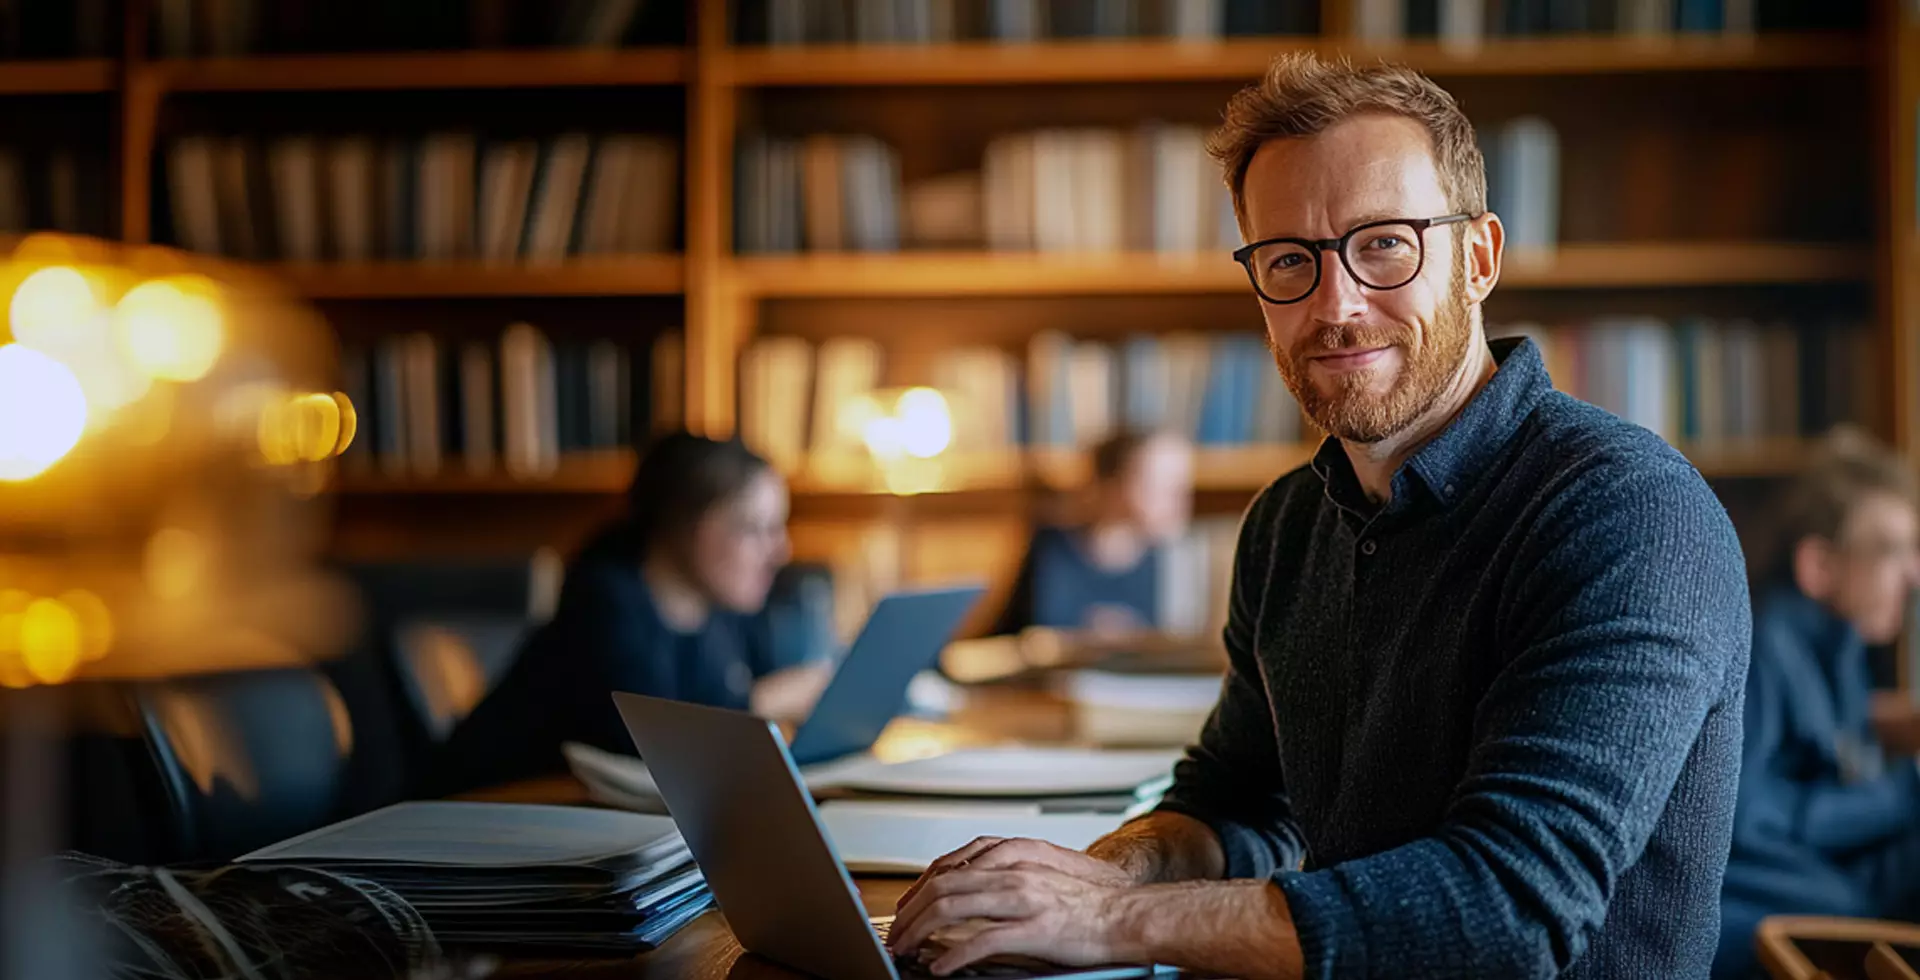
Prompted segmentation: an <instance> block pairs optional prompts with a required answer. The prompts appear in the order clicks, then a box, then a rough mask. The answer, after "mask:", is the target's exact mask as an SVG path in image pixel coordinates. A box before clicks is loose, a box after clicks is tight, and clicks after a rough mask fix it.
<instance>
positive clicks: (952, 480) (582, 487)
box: [335, 439, 1807, 496]
mask: <svg viewBox="0 0 1920 980" xmlns="http://www.w3.org/2000/svg"><path fill="white" fill-rule="evenodd" d="M1318 449H1319V445H1318V444H1317V443H1300V444H1297V445H1285V446H1258V447H1235V448H1220V447H1207V446H1201V447H1198V448H1196V449H1195V450H1194V470H1193V476H1194V479H1193V487H1194V489H1195V490H1196V491H1199V492H1203V493H1204V492H1245V493H1253V492H1255V491H1258V490H1260V489H1261V488H1263V487H1265V486H1266V485H1267V484H1269V483H1272V482H1273V481H1274V480H1275V479H1277V478H1279V477H1280V476H1283V475H1285V474H1286V473H1288V472H1290V471H1292V470H1294V469H1296V468H1298V467H1300V466H1302V465H1304V464H1305V463H1306V462H1307V461H1308V460H1309V459H1311V458H1313V454H1314V452H1315V451H1317V450H1318ZM1683 451H1684V452H1685V453H1686V454H1687V458H1688V459H1690V460H1692V461H1693V464H1694V466H1696V467H1698V468H1699V469H1700V472H1701V473H1703V474H1705V475H1706V476H1708V477H1713V478H1730V477H1756V476H1778V475H1783V474H1787V473H1791V472H1793V471H1794V470H1795V469H1796V468H1798V467H1799V466H1800V465H1801V463H1802V461H1803V460H1804V459H1805V458H1806V453H1807V442H1806V440H1803V439H1762V440H1753V441H1741V442H1729V443H1724V444H1715V445H1695V446H1689V447H1684V448H1683ZM634 463H635V460H634V455H633V453H632V452H629V451H627V450H615V451H606V452H592V453H572V454H568V455H567V456H564V457H562V459H561V461H560V467H559V469H558V470H557V471H556V472H555V473H554V474H553V475H552V476H549V477H542V478H527V479H522V478H517V477H511V476H508V475H506V474H505V473H504V472H500V471H498V470H495V471H494V472H492V473H490V474H487V475H483V476H475V475H473V474H469V473H467V472H466V471H465V470H463V469H462V468H461V465H460V461H459V460H457V459H455V460H447V461H446V462H445V463H444V464H443V465H442V470H441V473H440V475H438V476H434V477H427V478H419V477H393V476H387V475H385V474H382V473H379V472H374V471H359V472H342V473H341V474H340V475H339V477H338V478H337V481H336V485H335V489H336V490H337V491H339V492H341V493H347V494H389V493H397V494H501V495H505V494H618V493H624V492H625V491H626V489H627V484H628V483H629V482H630V481H631V480H632V478H633V468H634ZM1089 473H1090V464H1089V461H1088V458H1087V454H1086V453H1084V452H1078V451H1075V450H1034V451H1031V452H1028V453H1025V454H1024V455H1023V454H1019V453H1010V452H1009V453H977V454H971V455H960V456H945V457H942V458H941V459H939V460H937V461H932V462H928V463H922V464H919V467H918V469H913V468H909V469H908V470H906V471H905V472H904V476H903V477H902V478H901V479H900V480H899V482H897V483H896V484H895V485H893V486H889V485H888V482H887V481H886V480H885V479H883V478H882V477H881V476H880V475H879V474H878V473H877V472H876V471H875V470H874V468H873V467H872V466H871V465H870V464H869V463H868V462H867V460H866V458H865V457H845V458H825V459H823V458H814V459H812V460H809V461H808V462H807V463H805V464H804V465H803V466H801V467H799V468H798V469H797V470H795V471H794V472H790V473H789V474H788V484H789V486H790V488H791V489H792V492H793V493H794V494H796V495H805V496H813V495H853V496H882V495H886V494H894V493H898V494H900V495H903V496H910V495H916V494H953V493H980V492H1009V491H1019V490H1025V489H1029V488H1040V489H1045V490H1051V491H1065V490H1071V489H1073V488H1075V487H1079V486H1083V485H1085V483H1086V481H1087V479H1088V476H1089Z"/></svg>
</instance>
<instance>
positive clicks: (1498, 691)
mask: <svg viewBox="0 0 1920 980" xmlns="http://www.w3.org/2000/svg"><path fill="white" fill-rule="evenodd" d="M1494 354H1495V357H1496V358H1497V359H1498V361H1499V369H1498V370H1497V371H1496V372H1495V374H1494V377H1493V379H1492V380H1491V381H1490V382H1489V383H1488V384H1487V386H1486V387H1485V388H1483V389H1482V390H1481V391H1480V392H1479V393H1478V394H1477V395H1476V396H1475V397H1474V398H1473V400H1472V401H1471V402H1470V403H1469V404H1468V405H1467V407H1466V408H1465V409H1464V410H1463V411H1462V412H1461V413H1460V415H1459V416H1458V417H1457V418H1455V419H1454V421H1453V422H1452V423H1451V424H1450V425H1449V426H1448V427H1447V428H1446V429H1444V430H1443V431H1442V432H1441V433H1440V434H1439V435H1438V436H1437V437H1435V438H1434V439H1433V440H1431V441H1430V442H1428V443H1427V444H1426V445H1425V446H1423V447H1422V448H1421V449H1419V450H1418V451H1417V452H1416V453H1415V454H1414V456H1413V457H1412V458H1411V459H1409V460H1408V461H1407V462H1406V463H1405V464H1404V465H1403V466H1401V467H1400V468H1399V470H1398V471H1397V472H1396V473H1395V474H1394V476H1393V481H1392V493H1391V497H1390V499H1389V501H1388V502H1387V503H1385V504H1384V505H1375V504H1374V503H1372V502H1370V501H1369V500H1368V499H1367V498H1366V497H1365V495H1364V494H1363V493H1361V491H1360V487H1359V484H1358V481H1357V480H1356V479H1355V477H1354V474H1353V470H1352V467H1351V465H1350V464H1349V463H1348V461H1347V458H1346V456H1345V453H1344V451H1343V450H1342V449H1341V447H1340V445H1339V444H1338V442H1337V441H1334V440H1329V441H1328V442H1327V444H1326V445H1325V446H1324V447H1323V448H1322V450H1321V452H1320V453H1319V454H1318V455H1317V456H1316V457H1315V459H1314V461H1313V464H1312V465H1311V466H1308V467H1303V468H1301V469H1299V470H1296V471H1294V472H1293V473H1290V474H1288V475H1286V476H1284V477H1282V478H1281V479H1279V480H1278V481H1276V482H1275V483H1274V484H1273V485H1272V486H1270V487H1268V488H1267V490H1266V491H1264V492H1263V493H1262V494H1261V495H1260V497H1259V498H1258V499H1257V500H1255V501H1254V503H1253V504H1252V506H1251V507H1250V509H1249V510H1248V512H1247V516H1246V520H1245V523H1244V525H1243V527H1242V529H1241V537H1240V543H1239V550H1238V552H1237V555H1236V561H1235V572H1234V579H1233V588H1232V594H1231V597H1230V603H1231V606H1230V611H1229V617H1228V623H1227V627H1226V635H1225V639H1226V645H1227V649H1228V652H1229V654H1230V657H1231V662H1232V669H1231V670H1230V672H1229V674H1228V677H1227V680H1226V683H1225V686H1224V688H1223V691H1222V694H1221V699H1220V702H1219V704H1218V706H1217V707H1216V709H1215V711H1214V713H1213V716H1212V718H1211V719H1210V720H1209V721H1208V723H1207V726H1206V728H1205V730H1204V732H1203V734H1202V736H1201V738H1200V741H1199V743H1198V744H1197V745H1196V746H1195V747H1194V748H1193V749H1192V750H1190V751H1189V753H1188V756H1187V758H1186V759H1185V760H1184V761H1183V762H1182V763H1181V764H1180V766H1179V767H1178V769H1177V770H1176V774H1175V775H1176V781H1175V785H1174V787H1173V789H1172V791H1171V792H1170V793H1169V795H1168V797H1167V800H1166V803H1165V804H1164V806H1165V807H1166V808H1167V809H1170V810H1174V811H1178V812H1184V813H1187V814H1189V815H1192V816H1195V817H1197V818H1199V819H1201V820H1204V821H1206V822H1207V823H1208V824H1209V825H1210V826H1212V827H1213V829H1214V830H1215V832H1216V833H1218V834H1219V836H1220V839H1221V843H1222V844H1223V846H1224V848H1225V850H1226V854H1227V858H1228V873H1229V875H1230V876H1232V877H1265V876H1271V877H1273V878H1274V879H1275V880H1276V881H1277V883H1278V884H1279V886H1280V888H1281V889H1282V891H1284V892H1285V894H1286V897H1287V900H1288V904H1289V906H1290V908H1291V910H1292V915H1293V918H1294V924H1295V926H1296V928H1297V929H1298V932H1299V937H1300V944H1301V947H1302V951H1303V952H1304V954H1305V957H1306V963H1307V967H1308V975H1309V976H1329V975H1338V976H1355V977H1361V976H1364V977H1395V978H1400V977H1415V976H1435V977H1440V976H1447V977H1452V976H1458V977H1496V976H1497V977H1518V976H1529V977H1532V976H1552V975H1556V974H1558V975H1563V976H1570V977H1694V976H1705V975H1706V973H1707V970H1708V967H1709V964H1710V963H1711V961H1712V958H1713V953H1714V947H1715V941H1716V938H1717V933H1718V928H1719V905H1718V901H1719V898H1718V896H1719V888H1720V876H1721V874H1722V872H1723V871H1724V870H1725V866H1726V858H1727V848H1728V840H1729V835H1730V834H1731V831H1732V821H1733V806H1734V797H1735V784H1736V780H1737V776H1738V772H1739V764H1740V741H1741V704H1742V700H1743V692H1744V681H1745V676H1746V668H1747V655H1748V636H1749V630H1750V627H1751V623H1750V618H1749V611H1748V597H1747V588H1746V575H1745V571H1744V565H1743V561H1742V557H1741V552H1740V546H1739V542H1738V539H1737V538H1736V537H1735V534H1734V530H1733V526H1732V523H1731V522H1730V521H1729V520H1728V518H1727V515H1726V512H1725V510H1724V509H1723V508H1722V507H1721V505H1720V503H1719V501H1718V500H1717V499H1716V498H1715V497H1714V495H1713V493H1712V491H1711V490H1710V489H1709V488H1708V487H1707V485H1706V483H1705V481H1704V480H1703V479H1701V477H1700V475H1699V473H1698V472H1696V471H1695V470H1694V468H1693V467H1692V466H1691V465H1690V464H1689V463H1688V462H1687V460H1686V459H1685V458H1684V457H1682V456H1681V455H1680V454H1679V453H1678V452H1676V451H1675V450H1674V449H1673V448H1672V447H1670V446H1668V445H1667V444H1666V443H1665V442H1663V441H1661V440H1660V439H1659V438H1658V437H1657V436H1654V435H1653V434H1652V433H1649V432H1647V431H1646V430H1644V429H1641V428H1639V427H1636V426H1633V425H1630V424H1628V423H1626V422H1624V421H1621V420H1620V419H1618V418H1615V417H1613V416H1611V415H1608V414H1607V413H1605V412H1603V411H1601V410H1599V409H1597V408H1594V407H1592V406H1590V405H1586V404H1583V403H1581V402H1578V401H1575V400H1574V399H1572V398H1569V397H1567V396H1566V395H1564V394H1561V393H1559V392H1556V391H1554V390H1553V386H1552V383H1551V382H1550V381H1549V380H1548V378H1547V373H1546V369H1545V366H1544V365H1543V364H1542V362H1541V358H1540V354H1539V352H1538V350H1537V349H1536V348H1535V347H1534V346H1533V345H1532V344H1531V343H1530V342H1525V341H1521V342H1517V343H1516V342H1511V341H1507V342H1500V343H1496V344H1495V345H1494ZM1563 971H1564V972H1563Z"/></svg>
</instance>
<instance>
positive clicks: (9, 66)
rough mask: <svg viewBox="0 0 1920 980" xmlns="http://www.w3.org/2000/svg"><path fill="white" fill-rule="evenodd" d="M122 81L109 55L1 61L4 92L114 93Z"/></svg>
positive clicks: (0, 92) (1, 89) (0, 91)
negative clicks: (49, 59) (119, 80)
mask: <svg viewBox="0 0 1920 980" xmlns="http://www.w3.org/2000/svg"><path fill="white" fill-rule="evenodd" d="M116 84H118V72H117V71H116V70H115V62H113V61H112V60H110V59H107V58H71V59H58V60H52V61H0V95H61V94H69V93H76V92H79V93H85V92H111V91H113V89H114V86H115V85H116Z"/></svg>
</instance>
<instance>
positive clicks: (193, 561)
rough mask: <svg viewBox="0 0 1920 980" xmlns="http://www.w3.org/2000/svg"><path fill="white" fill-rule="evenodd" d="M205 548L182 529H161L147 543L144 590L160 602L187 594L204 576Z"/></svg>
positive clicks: (206, 558)
mask: <svg viewBox="0 0 1920 980" xmlns="http://www.w3.org/2000/svg"><path fill="white" fill-rule="evenodd" d="M207 563H208V554H207V544H206V542H205V541H202V540H201V539H200V536H199V535H197V534H195V533H193V532H192V531H188V530H186V529H185V528H178V527H163V528H161V529H160V530H158V531H155V532H153V537H151V538H149V539H147V555H146V576H147V588H148V589H150V590H152V592H153V594H154V595H155V596H158V597H159V598H162V599H181V598H185V597H186V596H187V595H189V594H191V593H192V592H193V590H194V589H195V588H196V587H198V586H199V584H200V580H201V578H202V577H204V576H205V575H206V571H207Z"/></svg>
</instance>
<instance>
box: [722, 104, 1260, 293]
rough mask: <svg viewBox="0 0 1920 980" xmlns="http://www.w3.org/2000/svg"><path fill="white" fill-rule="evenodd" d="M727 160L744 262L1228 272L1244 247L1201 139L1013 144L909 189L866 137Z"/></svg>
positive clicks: (1167, 127) (757, 146)
mask: <svg viewBox="0 0 1920 980" xmlns="http://www.w3.org/2000/svg"><path fill="white" fill-rule="evenodd" d="M735 152H736V155H737V160H736V167H735V184H734V198H735V207H734V221H735V228H734V237H735V242H736V248H737V249H738V250H739V251H740V252H743V253H786V252H801V251H806V252H838V251H855V252H891V251H897V250H900V249H903V248H913V249H950V250H978V249H983V248H990V249H993V250H996V251H1018V252H1048V253H1087V252H1101V253H1111V252H1158V253H1163V254H1175V255H1195V254H1210V255H1215V256H1216V257H1217V258H1218V260H1220V261H1225V260H1226V257H1227V253H1229V252H1231V251H1232V250H1233V249H1235V248H1238V247H1239V246H1240V243H1241V242H1240V227H1239V224H1238V223H1237V222H1236V220H1235V218H1234V214H1233V201H1232V199H1231V197H1230V196H1229V195H1228V193H1227V188H1226V185H1225V184H1223V183H1222V182H1221V180H1220V171H1219V167H1218V166H1217V165H1215V164H1214V163H1213V161H1212V160H1211V159H1209V158H1208V156H1207V151H1206V132H1205V130H1203V129H1202V128H1200V127H1198V126H1186V125H1173V124H1166V123H1157V122H1156V123H1147V124H1145V125H1141V126H1137V127H1134V128H1132V129H1127V130H1121V129H1106V128H1075V129H1043V130H1038V131H1033V132H1020V133H1010V134H1006V135H1003V136H1000V137H997V138H995V139H994V140H993V141H991V142H990V143H988V144H987V147H986V150H985V153H984V156H983V159H982V163H981V167H980V169H979V170H964V171H957V172H953V173H946V174H939V175H935V176H932V177H928V178H925V179H922V180H916V181H913V182H911V183H908V184H904V185H903V183H902V181H901V177H900V161H899V155H898V153H897V151H896V150H895V149H894V148H893V147H890V146H888V145H887V144H885V143H883V142H881V141H880V140H878V139H876V138H874V137H872V136H865V135H855V136H835V135H826V134H818V135H813V136H808V137H805V138H804V139H793V138H786V137H777V136H768V135H765V134H759V133H749V134H745V135H743V136H742V137H741V139H740V141H739V143H738V144H737V146H736V147H735Z"/></svg>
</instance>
